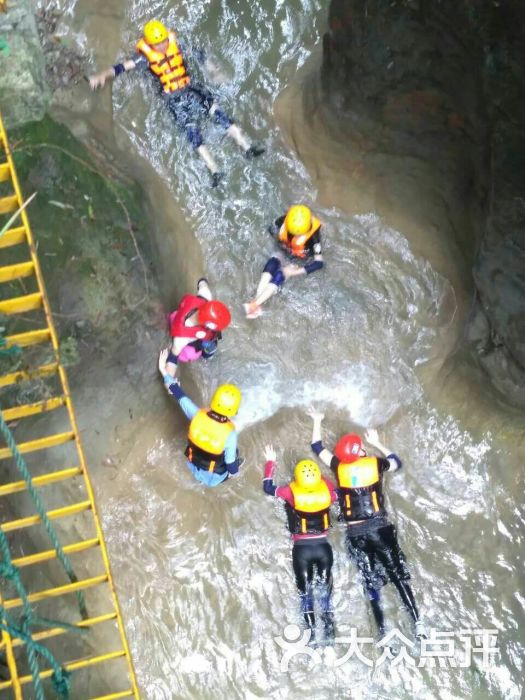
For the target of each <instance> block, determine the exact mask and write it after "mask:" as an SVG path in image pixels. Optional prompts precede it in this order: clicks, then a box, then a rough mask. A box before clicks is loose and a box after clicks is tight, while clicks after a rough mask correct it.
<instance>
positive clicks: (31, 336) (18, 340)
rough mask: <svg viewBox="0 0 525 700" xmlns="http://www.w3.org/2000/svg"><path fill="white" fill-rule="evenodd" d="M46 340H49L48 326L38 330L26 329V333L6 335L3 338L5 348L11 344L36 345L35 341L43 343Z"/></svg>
mask: <svg viewBox="0 0 525 700" xmlns="http://www.w3.org/2000/svg"><path fill="white" fill-rule="evenodd" d="M46 340H51V331H50V330H49V328H42V329H39V330H38V331H28V332H27V333H18V334H17V335H8V336H7V337H6V339H5V344H6V347H7V348H11V347H13V345H19V346H20V347H21V348H25V347H27V346H28V345H36V344H37V343H45V342H46Z"/></svg>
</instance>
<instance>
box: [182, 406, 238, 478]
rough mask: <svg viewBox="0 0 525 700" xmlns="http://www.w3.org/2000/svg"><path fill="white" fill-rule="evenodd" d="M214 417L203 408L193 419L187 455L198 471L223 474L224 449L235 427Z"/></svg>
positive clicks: (228, 421) (225, 420) (227, 421)
mask: <svg viewBox="0 0 525 700" xmlns="http://www.w3.org/2000/svg"><path fill="white" fill-rule="evenodd" d="M214 415H215V414H213V413H211V414H210V412H209V411H206V410H205V409H202V408H201V409H200V410H199V411H198V412H197V413H196V414H195V416H194V417H193V418H192V420H191V423H190V427H189V430H188V447H187V448H186V452H185V454H186V457H187V458H188V459H189V461H190V462H191V463H192V464H194V465H195V466H196V467H197V468H198V469H204V470H206V471H209V472H216V473H218V474H223V473H224V472H225V471H226V468H225V466H224V448H225V447H226V442H227V440H228V438H229V436H230V434H231V433H232V432H233V431H234V430H235V426H234V425H233V423H232V422H231V421H230V420H228V419H224V420H219V419H218V418H215V417H214Z"/></svg>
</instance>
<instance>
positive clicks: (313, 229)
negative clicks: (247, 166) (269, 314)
mask: <svg viewBox="0 0 525 700" xmlns="http://www.w3.org/2000/svg"><path fill="white" fill-rule="evenodd" d="M268 231H269V232H270V235H271V236H273V237H274V238H275V239H276V241H277V243H278V244H279V246H280V247H281V249H282V250H283V251H284V252H285V253H286V254H287V255H288V256H290V257H291V258H292V259H294V260H303V261H307V262H305V264H304V265H302V266H299V265H296V264H288V265H284V266H283V260H282V257H281V256H274V257H271V258H270V259H269V260H268V262H267V263H266V265H265V266H264V269H263V273H262V275H261V279H260V281H259V286H258V287H257V292H256V294H255V299H254V300H253V301H250V302H249V303H247V304H244V310H245V312H246V317H247V318H257V316H259V315H260V314H261V313H262V308H261V307H262V305H263V304H264V303H265V302H266V301H268V299H270V298H271V297H273V295H274V294H275V293H276V292H278V291H279V289H280V288H281V287H282V286H283V284H284V283H285V281H286V280H287V279H289V278H290V277H296V276H297V275H310V274H311V273H312V272H315V271H316V270H320V269H321V268H322V267H323V256H322V249H321V222H320V221H319V220H318V219H316V218H315V217H314V216H312V212H311V211H310V209H309V208H308V207H306V206H304V204H295V205H294V206H292V207H290V209H288V212H287V213H286V214H285V215H284V216H281V217H279V218H278V219H276V220H275V222H274V223H273V224H272V225H271V226H270V227H269V229H268ZM310 258H312V259H311V260H310Z"/></svg>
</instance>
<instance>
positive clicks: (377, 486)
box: [312, 413, 425, 637]
mask: <svg viewBox="0 0 525 700" xmlns="http://www.w3.org/2000/svg"><path fill="white" fill-rule="evenodd" d="M312 415H313V420H314V426H313V433H312V450H313V451H314V452H315V454H316V455H318V456H319V457H320V459H321V460H322V461H323V462H324V463H325V464H326V465H327V466H329V467H330V468H331V469H332V470H333V471H334V472H335V474H336V475H337V484H338V487H337V491H338V496H339V505H340V509H341V518H342V520H343V521H344V522H345V524H346V526H347V527H346V545H347V548H348V553H349V555H350V558H351V560H352V561H353V562H354V563H355V564H356V566H357V567H358V569H359V571H360V573H361V576H362V578H363V582H364V585H365V590H366V592H367V594H368V598H369V600H370V605H371V607H372V612H373V615H374V618H375V621H376V624H377V627H378V630H379V634H380V635H381V637H382V636H384V634H385V621H384V614H383V609H382V606H381V599H380V593H379V591H380V589H381V587H382V586H384V585H385V584H386V583H387V582H388V581H389V580H390V581H391V582H392V583H393V584H394V586H395V587H396V588H397V590H398V592H399V595H400V596H401V600H402V601H403V603H404V605H405V607H406V609H407V610H408V612H409V614H410V616H411V617H412V620H413V622H414V624H415V630H416V636H418V637H424V636H425V632H424V625H423V623H422V621H421V620H420V619H419V612H418V609H417V606H416V601H415V599H414V594H413V593H412V589H411V587H410V584H409V580H410V573H409V571H408V568H407V566H406V564H405V555H404V554H403V552H402V551H401V549H400V548H399V544H398V541H397V533H396V528H395V527H394V526H393V525H392V524H391V523H389V522H388V519H387V514H386V510H385V507H384V505H383V490H382V482H383V474H384V472H386V471H389V472H393V471H396V470H398V469H401V460H400V459H399V457H398V456H397V455H395V454H393V453H392V452H390V450H388V449H387V448H386V447H384V446H383V445H382V444H381V443H380V442H379V437H378V434H377V430H367V431H366V433H365V437H366V439H367V440H368V442H369V443H370V444H371V445H373V446H374V447H375V448H376V449H377V450H378V451H379V452H381V453H382V455H383V456H381V457H369V456H368V455H367V453H366V451H365V450H364V448H363V442H362V440H361V438H360V437H359V435H356V434H354V433H349V434H347V435H343V437H342V438H341V439H340V440H339V442H338V443H337V444H336V446H335V455H333V454H332V453H331V452H330V451H329V450H327V449H326V448H325V447H324V446H323V443H322V441H321V423H322V420H323V415H322V414H320V413H314V414H312Z"/></svg>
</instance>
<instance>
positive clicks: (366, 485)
mask: <svg viewBox="0 0 525 700" xmlns="http://www.w3.org/2000/svg"><path fill="white" fill-rule="evenodd" d="M337 482H338V485H339V489H338V491H339V504H340V506H341V513H342V515H343V518H344V520H346V521H347V522H351V521H355V520H367V519H368V518H373V517H374V516H376V515H383V514H384V513H385V509H384V507H383V493H382V488H381V486H382V483H381V482H382V478H381V474H380V472H379V465H378V461H377V457H361V458H360V459H357V460H356V461H355V462H351V463H345V462H341V463H340V464H339V465H338V467H337Z"/></svg>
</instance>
